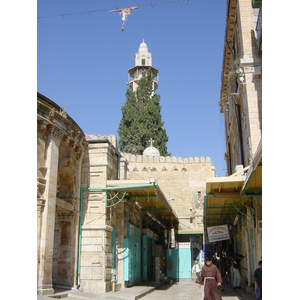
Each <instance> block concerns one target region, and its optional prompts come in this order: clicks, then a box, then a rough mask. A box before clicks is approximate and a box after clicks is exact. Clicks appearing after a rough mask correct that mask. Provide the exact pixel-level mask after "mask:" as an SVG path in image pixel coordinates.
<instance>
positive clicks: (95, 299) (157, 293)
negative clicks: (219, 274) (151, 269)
mask: <svg viewBox="0 0 300 300" xmlns="http://www.w3.org/2000/svg"><path fill="white" fill-rule="evenodd" d="M247 290H248V291H247ZM220 291H221V295H222V299H223V300H255V294H254V287H244V288H242V289H235V290H234V289H233V287H232V285H231V284H230V283H227V282H225V283H224V284H222V286H221V287H220ZM68 298H69V299H72V300H85V299H86V300H100V299H101V300H103V299H104V300H106V299H107V300H108V299H109V300H120V299H128V300H129V299H130V300H137V299H142V300H157V299H162V300H174V299H180V300H196V299H197V300H201V299H203V287H201V288H199V286H198V284H197V283H195V281H194V280H192V279H180V281H179V282H174V283H171V284H165V283H154V282H142V283H140V284H139V285H136V286H133V287H130V288H121V289H119V290H116V291H115V292H108V293H105V294H92V293H84V292H81V291H79V290H69V291H63V292H56V293H55V294H54V295H51V296H41V295H38V296H37V300H51V299H68Z"/></svg>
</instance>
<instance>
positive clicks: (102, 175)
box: [80, 135, 120, 293]
mask: <svg viewBox="0 0 300 300" xmlns="http://www.w3.org/2000/svg"><path fill="white" fill-rule="evenodd" d="M86 141H87V143H88V149H87V152H86V154H85V156H84V159H83V163H82V181H81V187H82V189H83V193H82V232H81V234H82V235H81V265H80V267H81V268H80V288H82V289H83V290H84V291H89V292H92V293H103V292H107V291H110V290H111V268H112V256H111V232H112V227H111V212H110V209H109V208H107V207H106V192H105V191H104V188H105V187H106V180H107V179H117V176H118V160H119V157H120V154H119V153H118V151H117V150H116V149H117V148H116V146H117V140H116V137H115V136H111V135H109V136H106V135H86Z"/></svg>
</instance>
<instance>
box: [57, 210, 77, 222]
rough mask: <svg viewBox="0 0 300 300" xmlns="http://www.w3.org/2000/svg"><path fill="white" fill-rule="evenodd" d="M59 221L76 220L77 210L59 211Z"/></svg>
mask: <svg viewBox="0 0 300 300" xmlns="http://www.w3.org/2000/svg"><path fill="white" fill-rule="evenodd" d="M57 215H58V220H59V221H68V222H72V221H74V217H75V212H66V211H57Z"/></svg>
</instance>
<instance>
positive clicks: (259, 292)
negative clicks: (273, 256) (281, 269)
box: [254, 260, 262, 300]
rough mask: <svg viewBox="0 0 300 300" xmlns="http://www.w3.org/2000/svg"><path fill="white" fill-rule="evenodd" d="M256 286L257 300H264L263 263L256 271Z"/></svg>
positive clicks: (260, 263) (259, 264)
mask: <svg viewBox="0 0 300 300" xmlns="http://www.w3.org/2000/svg"><path fill="white" fill-rule="evenodd" d="M254 280H255V284H256V300H260V299H262V261H261V260H260V261H259V262H258V268H257V269H256V270H255V271H254Z"/></svg>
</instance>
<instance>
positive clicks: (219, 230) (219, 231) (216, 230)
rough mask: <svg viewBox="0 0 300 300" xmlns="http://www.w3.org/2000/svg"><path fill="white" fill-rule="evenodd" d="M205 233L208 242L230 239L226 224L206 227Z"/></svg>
mask: <svg viewBox="0 0 300 300" xmlns="http://www.w3.org/2000/svg"><path fill="white" fill-rule="evenodd" d="M207 235H208V241H209V242H210V243H212V242H217V241H222V240H229V239H230V237H229V232H228V226H227V225H220V226H213V227H207Z"/></svg>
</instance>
